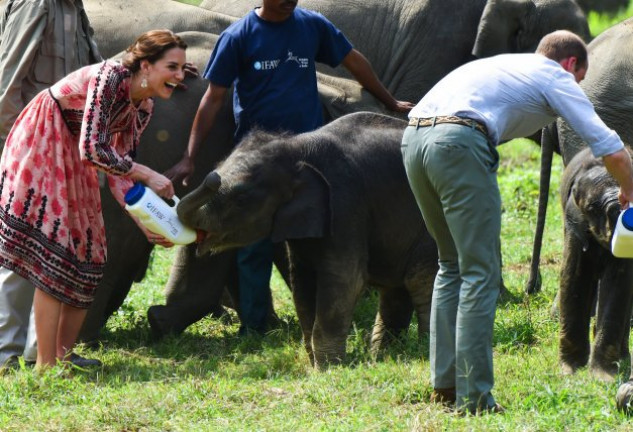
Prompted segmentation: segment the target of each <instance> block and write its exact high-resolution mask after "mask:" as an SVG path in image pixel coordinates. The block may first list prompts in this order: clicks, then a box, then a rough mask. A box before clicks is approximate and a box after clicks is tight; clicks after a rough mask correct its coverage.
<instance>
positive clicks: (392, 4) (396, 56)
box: [200, 0, 589, 118]
mask: <svg viewBox="0 0 633 432" xmlns="http://www.w3.org/2000/svg"><path fill="white" fill-rule="evenodd" d="M486 3H487V4H486ZM256 4H257V2H253V1H252V0H204V1H203V2H202V3H201V5H200V7H201V8H203V9H206V10H209V11H212V12H216V13H224V14H227V15H231V16H235V17H241V16H243V15H244V14H246V13H247V12H248V11H249V10H251V9H252V8H253V7H254V5H256ZM299 6H300V7H304V8H307V9H312V10H316V11H318V12H320V13H322V14H323V15H325V16H326V17H328V19H330V20H331V21H332V22H333V23H334V24H335V25H336V26H337V27H338V28H339V29H341V31H342V32H343V33H344V34H345V35H346V36H347V37H348V38H349V40H350V41H351V42H352V44H353V45H354V47H355V48H357V49H358V50H359V51H360V52H361V53H363V54H364V55H365V56H366V57H367V58H368V59H369V61H370V63H371V64H372V66H373V68H374V70H375V72H376V74H377V75H378V77H379V78H380V80H381V81H382V83H383V84H384V85H385V87H387V89H389V91H390V92H391V93H392V94H393V95H394V96H395V97H396V99H400V100H408V101H411V102H417V101H418V100H419V99H420V98H421V97H422V96H423V95H424V94H425V93H426V92H428V91H429V90H430V89H431V87H432V86H433V85H435V83H437V82H438V81H439V80H440V79H441V78H442V77H444V76H445V75H446V74H447V73H448V72H450V71H452V70H453V69H455V68H456V67H458V66H460V65H462V64H464V63H466V62H468V61H470V60H472V59H473V58H474V57H473V54H474V55H475V56H477V57H488V56H491V55H494V54H500V53H508V52H533V51H534V50H535V49H536V46H537V45H538V42H539V41H540V39H541V38H542V37H543V36H544V35H545V34H547V33H550V32H551V31H554V30H557V29H567V30H570V31H573V32H574V33H577V34H578V35H579V36H581V37H582V38H583V39H585V40H589V27H588V25H587V21H586V18H585V16H584V14H583V13H582V11H581V10H580V8H579V7H578V5H577V4H576V3H575V2H574V1H572V0H489V1H488V2H486V1H485V0H469V1H463V0H442V1H430V0H414V1H411V0H389V1H384V0H300V1H299ZM456 11H459V12H458V13H456ZM480 20H481V22H480ZM475 40H476V41H477V44H476V45H474V43H475ZM473 47H474V50H473ZM421 53H424V55H421ZM430 59H431V60H430ZM319 70H320V71H321V72H324V73H325V74H326V76H324V77H320V78H319V79H320V92H321V96H322V97H326V96H327V98H328V100H329V103H326V104H325V108H326V109H327V111H328V113H329V114H330V116H331V117H332V118H336V117H339V116H341V115H343V114H346V113H350V112H354V111H358V110H361V109H362V110H368V109H370V108H368V107H367V104H370V102H371V104H373V105H374V106H376V105H378V107H379V108H382V107H381V106H380V104H377V103H376V102H375V101H374V100H373V98H372V97H371V96H370V95H368V94H367V92H365V91H362V92H361V91H360V87H358V85H357V84H356V83H355V82H346V81H341V80H335V81H334V83H332V77H343V78H350V75H349V73H348V72H347V70H345V69H344V68H336V69H332V68H329V67H326V66H319ZM359 97H360V98H363V99H362V100H359V99H358V98H359ZM357 104H361V105H360V106H357ZM371 104H370V106H371ZM370 110H371V111H376V109H375V108H371V109H370ZM383 112H384V111H383ZM388 114H391V113H388Z"/></svg>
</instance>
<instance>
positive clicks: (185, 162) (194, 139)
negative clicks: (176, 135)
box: [165, 83, 228, 186]
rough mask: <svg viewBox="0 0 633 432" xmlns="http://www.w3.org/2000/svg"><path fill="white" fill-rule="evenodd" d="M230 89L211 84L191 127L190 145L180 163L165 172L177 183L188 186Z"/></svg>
mask: <svg viewBox="0 0 633 432" xmlns="http://www.w3.org/2000/svg"><path fill="white" fill-rule="evenodd" d="M227 91H228V88H226V87H222V86H218V85H215V84H213V83H209V87H208V88H207V91H206V92H205V93H204V95H203V96H202V99H201V100H200V105H199V106H198V111H197V112H196V116H195V117H194V120H193V125H192V126H191V134H190V135H189V144H188V145H187V150H186V151H185V154H184V155H183V156H182V159H181V160H180V162H178V163H177V164H176V165H174V166H173V167H171V168H170V169H168V170H167V171H166V172H165V175H166V176H167V177H168V178H170V179H171V180H172V181H174V182H176V181H179V180H180V179H182V184H183V185H184V186H187V184H188V182H189V178H190V177H191V175H192V174H193V171H194V163H193V161H194V158H195V156H196V154H198V150H199V148H200V145H201V144H202V142H203V141H204V140H205V139H206V138H207V136H208V135H209V131H210V130H211V128H212V127H213V125H214V124H215V120H216V118H217V115H218V112H220V109H221V108H222V106H223V105H224V100H225V97H226V93H227Z"/></svg>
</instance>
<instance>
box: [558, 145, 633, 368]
mask: <svg viewBox="0 0 633 432" xmlns="http://www.w3.org/2000/svg"><path fill="white" fill-rule="evenodd" d="M619 190H620V188H619V186H618V184H617V182H616V181H615V180H614V179H613V177H611V175H609V173H608V172H607V170H606V168H605V167H604V164H603V162H602V159H596V158H594V157H593V155H592V154H591V151H590V150H589V149H588V148H587V149H584V150H582V151H581V152H579V153H578V154H577V155H576V156H575V157H574V158H573V159H572V160H571V161H570V162H569V164H568V165H567V167H566V168H565V170H564V172H563V176H562V179H561V188H560V196H561V204H562V206H563V214H564V228H565V241H564V251H563V262H562V265H561V272H560V289H559V321H560V344H559V354H560V361H561V365H562V368H563V371H564V372H567V373H573V372H575V371H576V370H577V369H578V368H580V367H583V366H585V365H586V364H587V361H589V367H590V370H591V373H592V374H593V375H595V376H597V377H599V378H601V379H605V380H613V378H614V377H615V375H616V374H617V372H618V364H619V362H620V361H622V360H623V359H625V358H626V357H628V355H629V349H628V346H629V331H630V320H631V309H632V305H633V260H631V259H621V258H616V257H614V256H613V255H612V254H611V237H612V236H613V231H614V229H615V225H616V222H617V219H618V215H619V214H620V204H619V202H618V192H619ZM594 304H595V305H596V318H595V326H594V331H593V348H592V349H591V350H590V342H589V336H590V335H589V330H590V321H591V316H592V314H593V310H594ZM590 354H591V355H590Z"/></svg>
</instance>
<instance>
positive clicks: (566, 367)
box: [560, 360, 586, 375]
mask: <svg viewBox="0 0 633 432" xmlns="http://www.w3.org/2000/svg"><path fill="white" fill-rule="evenodd" d="M585 365H586V363H582V362H569V361H564V360H561V362H560V368H561V372H562V374H563V375H573V374H575V373H576V371H577V370H578V369H580V368H582V367H584V366H585Z"/></svg>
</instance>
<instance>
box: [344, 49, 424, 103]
mask: <svg viewBox="0 0 633 432" xmlns="http://www.w3.org/2000/svg"><path fill="white" fill-rule="evenodd" d="M342 64H343V66H345V68H346V69H347V70H348V71H349V72H350V73H351V74H352V75H353V76H354V78H356V80H357V81H358V82H359V83H360V84H361V85H362V86H363V87H364V88H365V89H367V91H369V92H370V93H371V94H373V95H374V96H376V97H377V98H378V100H380V101H381V102H382V103H383V104H385V106H386V107H387V108H388V109H390V110H392V111H397V112H408V111H410V110H411V108H413V107H414V106H415V105H414V104H412V103H411V102H405V101H399V100H396V99H395V98H394V97H393V96H392V95H391V93H389V90H387V89H386V88H385V86H384V85H383V84H382V83H381V82H380V80H379V79H378V77H377V76H376V73H375V72H374V70H373V69H372V67H371V64H370V63H369V61H368V60H367V58H365V56H364V55H362V54H361V53H360V52H359V51H358V50H356V49H352V50H351V51H350V52H349V54H347V55H346V56H345V58H344V59H343V62H342Z"/></svg>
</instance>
